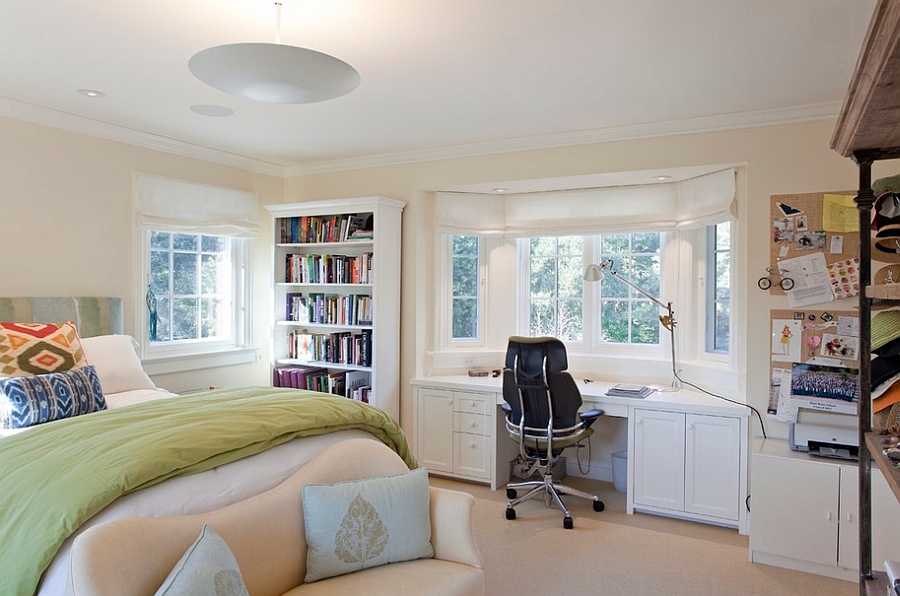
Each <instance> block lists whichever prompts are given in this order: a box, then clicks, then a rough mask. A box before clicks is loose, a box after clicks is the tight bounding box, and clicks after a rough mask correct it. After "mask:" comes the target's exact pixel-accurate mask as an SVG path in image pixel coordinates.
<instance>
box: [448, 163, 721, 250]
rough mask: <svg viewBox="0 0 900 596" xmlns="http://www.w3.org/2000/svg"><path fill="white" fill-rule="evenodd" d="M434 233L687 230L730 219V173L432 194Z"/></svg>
mask: <svg viewBox="0 0 900 596" xmlns="http://www.w3.org/2000/svg"><path fill="white" fill-rule="evenodd" d="M436 201H437V203H436V209H435V212H436V216H437V227H438V231H439V232H442V233H447V234H476V235H504V236H521V237H528V236H544V235H576V234H580V235H590V234H601V233H605V234H611V233H624V232H653V231H660V232H661V231H668V230H676V229H692V228H698V227H703V226H707V225H711V224H715V223H721V222H724V221H728V220H730V219H734V213H735V205H734V202H735V171H734V169H733V168H728V169H726V170H721V171H718V172H714V173H712V174H707V175H704V176H699V177H697V178H691V179H689V180H684V181H682V182H675V183H672V184H653V185H644V186H618V187H610V188H587V189H576V190H561V191H551V192H537V193H526V194H513V195H488V194H474V193H473V194H470V193H454V192H438V193H437V195H436Z"/></svg>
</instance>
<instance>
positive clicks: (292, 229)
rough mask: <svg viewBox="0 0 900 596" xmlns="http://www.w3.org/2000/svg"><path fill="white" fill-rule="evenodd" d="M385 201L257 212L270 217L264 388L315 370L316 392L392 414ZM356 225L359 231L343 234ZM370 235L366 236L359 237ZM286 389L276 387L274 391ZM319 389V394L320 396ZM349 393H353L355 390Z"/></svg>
mask: <svg viewBox="0 0 900 596" xmlns="http://www.w3.org/2000/svg"><path fill="white" fill-rule="evenodd" d="M405 205H406V203H404V202H403V201H397V200H395V199H389V198H386V197H362V198H353V199H334V200H326V201H311V202H306V203H285V204H279V205H267V207H266V208H267V209H268V210H269V212H270V214H271V217H272V238H273V251H272V282H273V292H272V296H273V300H274V304H273V306H274V321H273V325H272V363H271V364H272V369H273V370H272V379H273V383H278V382H279V381H278V380H276V379H279V378H281V376H282V375H279V369H285V368H288V369H290V368H293V369H297V368H298V367H299V368H306V369H309V368H319V369H324V370H325V371H326V372H327V373H328V374H327V377H326V378H323V379H322V382H323V383H328V382H329V381H328V378H330V379H331V380H330V383H331V384H332V387H330V388H334V387H335V386H336V387H337V389H335V392H338V391H339V388H340V386H341V384H342V383H343V385H344V389H343V390H344V392H348V390H349V392H350V394H351V395H352V388H350V387H348V383H347V381H348V380H350V381H355V382H356V383H359V384H367V386H368V388H369V389H368V391H367V392H366V393H367V395H368V401H369V403H371V404H372V405H374V406H377V407H379V408H381V409H382V410H384V411H385V412H387V413H388V414H390V415H391V416H393V417H394V418H396V419H399V415H400V391H399V380H400V366H399V363H400V357H399V354H400V225H401V213H402V211H403V207H404V206H405ZM356 226H359V228H358V229H359V230H362V232H356V233H355V234H353V233H350V230H352V229H353V228H354V227H356ZM369 229H371V230H370V233H366V232H368V231H369ZM281 384H282V385H285V386H290V385H289V381H287V379H285V381H284V382H282V383H281ZM330 388H329V387H327V386H326V387H325V388H323V389H320V390H325V391H327V390H329V389H330ZM357 393H360V392H359V391H357Z"/></svg>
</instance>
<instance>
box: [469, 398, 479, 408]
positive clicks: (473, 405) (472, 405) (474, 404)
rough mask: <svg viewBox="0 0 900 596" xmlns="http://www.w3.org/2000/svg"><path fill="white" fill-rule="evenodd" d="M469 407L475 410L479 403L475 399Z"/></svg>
mask: <svg viewBox="0 0 900 596" xmlns="http://www.w3.org/2000/svg"><path fill="white" fill-rule="evenodd" d="M469 405H470V406H471V407H473V408H474V407H475V406H477V405H478V402H477V401H475V400H474V399H473V400H472V401H470V402H469Z"/></svg>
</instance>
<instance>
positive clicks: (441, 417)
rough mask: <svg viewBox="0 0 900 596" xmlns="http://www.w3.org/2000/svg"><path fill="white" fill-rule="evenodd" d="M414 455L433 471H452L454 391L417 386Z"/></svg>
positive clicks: (420, 463) (421, 464)
mask: <svg viewBox="0 0 900 596" xmlns="http://www.w3.org/2000/svg"><path fill="white" fill-rule="evenodd" d="M416 458H417V459H418V460H419V465H420V466H424V467H426V468H428V469H429V470H434V471H436V472H452V471H453V392H452V391H447V390H444V389H431V388H429V387H419V388H418V389H417V390H416Z"/></svg>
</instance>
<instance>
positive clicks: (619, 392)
mask: <svg viewBox="0 0 900 596" xmlns="http://www.w3.org/2000/svg"><path fill="white" fill-rule="evenodd" d="M654 391H656V389H654V388H652V387H647V386H646V385H622V384H619V385H613V386H612V387H610V388H609V389H607V390H606V395H608V396H610V397H635V398H638V399H643V398H645V397H647V396H648V395H650V394H651V393H653V392H654Z"/></svg>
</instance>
